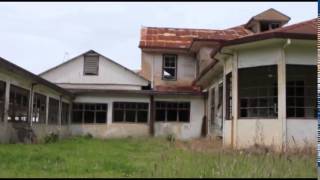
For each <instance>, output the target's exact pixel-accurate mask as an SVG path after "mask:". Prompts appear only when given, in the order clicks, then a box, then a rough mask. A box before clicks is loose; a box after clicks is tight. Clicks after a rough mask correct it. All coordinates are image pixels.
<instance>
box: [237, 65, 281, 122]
mask: <svg viewBox="0 0 320 180" xmlns="http://www.w3.org/2000/svg"><path fill="white" fill-rule="evenodd" d="M263 67H266V68H268V67H270V68H272V67H275V68H276V69H275V73H276V74H275V76H276V77H275V79H276V80H275V82H276V86H274V85H272V87H267V89H268V90H269V89H271V88H274V87H276V88H275V89H276V96H269V95H267V96H259V95H257V96H256V97H250V98H247V99H256V100H257V105H256V106H254V107H247V108H241V97H240V78H239V77H240V72H239V71H240V70H243V69H253V68H263ZM253 88H256V89H258V92H259V89H261V88H263V87H260V86H259V87H258V86H255V87H253ZM246 89H248V87H246ZM268 93H269V91H268ZM237 94H238V97H237V98H238V104H237V108H238V114H237V116H238V119H239V120H241V119H268V120H277V119H278V111H279V104H278V99H279V97H278V65H276V64H273V65H263V66H254V67H246V68H239V69H238V93H237ZM258 94H259V93H258ZM263 98H267V99H269V98H276V101H275V102H276V103H277V105H276V108H275V109H276V111H275V113H276V115H275V116H270V117H269V114H268V112H269V110H270V108H272V107H271V106H268V105H269V101H268V100H267V105H266V106H263V107H260V106H258V104H259V99H263ZM248 104H249V102H248ZM263 108H264V109H268V111H267V114H268V115H267V116H259V115H258V114H259V113H258V109H263ZM273 108H274V107H273ZM241 109H246V110H247V112H248V110H249V109H256V110H257V115H256V116H251V117H242V116H241Z"/></svg>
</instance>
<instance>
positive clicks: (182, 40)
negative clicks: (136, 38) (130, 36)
mask: <svg viewBox="0 0 320 180" xmlns="http://www.w3.org/2000/svg"><path fill="white" fill-rule="evenodd" d="M250 34H252V32H251V31H249V30H248V29H246V28H244V25H240V26H236V27H233V28H229V29H225V30H211V29H186V28H159V27H143V28H142V29H141V38H140V43H139V47H140V48H165V49H182V50H183V49H185V50H187V49H189V48H190V45H191V44H192V40H193V39H195V38H197V39H214V40H231V39H236V38H240V37H244V36H247V35H250Z"/></svg>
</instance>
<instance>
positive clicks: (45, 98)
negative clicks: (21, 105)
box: [31, 92, 49, 124]
mask: <svg viewBox="0 0 320 180" xmlns="http://www.w3.org/2000/svg"><path fill="white" fill-rule="evenodd" d="M37 96H39V97H40V98H43V97H44V100H45V103H44V105H45V106H44V108H45V109H44V120H42V121H41V120H40V113H39V121H38V122H36V121H33V118H34V117H35V116H34V113H35V112H34V110H35V107H34V105H37V104H38V103H37V102H35V101H36V100H38V98H39V97H37ZM36 97H37V98H36ZM41 105H42V104H41V102H40V111H41ZM32 107H33V108H32V111H33V112H32V116H31V121H32V123H35V124H46V116H47V96H45V95H44V94H41V93H38V92H34V94H33V105H32ZM48 113H49V111H48Z"/></svg>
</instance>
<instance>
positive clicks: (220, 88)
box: [218, 83, 223, 108]
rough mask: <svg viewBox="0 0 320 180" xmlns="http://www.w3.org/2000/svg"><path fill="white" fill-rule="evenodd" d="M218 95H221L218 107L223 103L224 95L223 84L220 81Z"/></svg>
mask: <svg viewBox="0 0 320 180" xmlns="http://www.w3.org/2000/svg"><path fill="white" fill-rule="evenodd" d="M218 93H219V94H218V95H219V99H218V108H219V107H220V106H221V105H222V101H223V99H222V97H223V84H222V83H220V84H219V88H218Z"/></svg>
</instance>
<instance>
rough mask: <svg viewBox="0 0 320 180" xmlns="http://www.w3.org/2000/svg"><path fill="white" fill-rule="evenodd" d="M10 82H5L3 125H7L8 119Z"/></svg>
mask: <svg viewBox="0 0 320 180" xmlns="http://www.w3.org/2000/svg"><path fill="white" fill-rule="evenodd" d="M10 85H11V83H10V81H9V80H7V81H6V90H5V99H4V124H5V126H6V125H7V124H8V117H9V103H10Z"/></svg>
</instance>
